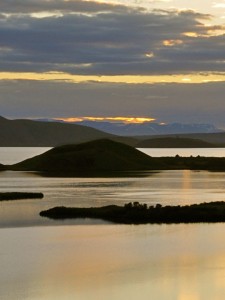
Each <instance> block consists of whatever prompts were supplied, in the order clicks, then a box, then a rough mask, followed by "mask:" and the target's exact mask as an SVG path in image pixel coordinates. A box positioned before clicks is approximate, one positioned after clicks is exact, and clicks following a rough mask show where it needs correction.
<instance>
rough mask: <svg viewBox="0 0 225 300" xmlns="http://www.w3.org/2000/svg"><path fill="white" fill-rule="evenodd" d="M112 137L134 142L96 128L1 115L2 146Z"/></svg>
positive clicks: (53, 143) (48, 143)
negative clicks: (14, 118) (12, 118)
mask: <svg viewBox="0 0 225 300" xmlns="http://www.w3.org/2000/svg"><path fill="white" fill-rule="evenodd" d="M101 138H110V139H112V140H116V141H121V142H124V143H127V144H134V143H135V140H133V139H132V138H123V137H117V136H114V135H112V134H109V133H105V132H102V131H99V130H97V129H94V128H90V127H86V126H81V125H76V124H68V123H59V122H37V121H32V120H8V119H6V118H3V117H0V147H54V146H59V145H65V144H78V143H83V142H87V141H91V140H96V139H101Z"/></svg>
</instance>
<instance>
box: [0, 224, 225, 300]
mask: <svg viewBox="0 0 225 300" xmlns="http://www.w3.org/2000/svg"><path fill="white" fill-rule="evenodd" d="M224 230H225V225H224V224H212V225H207V224H189V225H187V224H186V225H182V224H180V225H169V226H168V225H140V226H126V225H108V226H103V225H101V226H95V225H92V226H88V225H87V226H69V227H68V226H62V227H46V228H43V227H36V228H21V229H1V230H0V238H1V242H2V246H1V249H0V257H2V258H4V259H3V260H2V261H1V269H0V284H1V286H4V289H1V290H0V298H1V299H10V300H14V299H17V300H18V299H56V300H57V299H60V300H61V299H79V300H87V299H93V300H97V299H109V300H115V299H116V300H122V299H127V298H129V299H131V300H134V299H135V300H136V299H142V300H147V299H159V300H174V299H178V300H183V299H201V300H203V299H204V300H211V299H216V300H222V299H224V298H223V297H224V295H225V285H224V277H225V254H224V253H225V242H224V238H223V236H224ZM21 241H23V243H21ZM12 284H13V289H12V288H11V287H12ZM140 297H141V298H140Z"/></svg>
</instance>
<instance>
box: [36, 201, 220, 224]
mask: <svg viewBox="0 0 225 300" xmlns="http://www.w3.org/2000/svg"><path fill="white" fill-rule="evenodd" d="M40 216H42V217H48V218H51V219H74V218H94V219H102V220H105V221H110V222H113V223H120V224H147V223H151V224H154V223H158V224H163V223H165V224H170V223H202V222H206V223H210V222H225V202H210V203H201V204H192V205H185V206H180V205H177V206H170V205H167V206H162V205H161V204H156V205H155V206H149V207H148V206H147V204H140V203H139V202H133V203H128V204H125V205H124V206H117V205H108V206H103V207H90V208H78V207H63V206H62V207H54V208H51V209H49V210H46V211H42V212H40Z"/></svg>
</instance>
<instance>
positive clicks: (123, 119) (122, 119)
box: [56, 117, 155, 123]
mask: <svg viewBox="0 0 225 300" xmlns="http://www.w3.org/2000/svg"><path fill="white" fill-rule="evenodd" d="M56 120H58V119H56ZM60 120H63V121H65V122H81V121H110V122H123V123H144V122H152V121H155V119H154V118H146V117H74V118H60Z"/></svg>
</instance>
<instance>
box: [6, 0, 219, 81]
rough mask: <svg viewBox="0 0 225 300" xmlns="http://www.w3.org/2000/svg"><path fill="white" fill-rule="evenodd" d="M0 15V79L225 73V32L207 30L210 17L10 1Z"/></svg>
mask: <svg viewBox="0 0 225 300" xmlns="http://www.w3.org/2000/svg"><path fill="white" fill-rule="evenodd" d="M21 2H22V3H21ZM0 11H1V15H0V36H1V41H0V65H1V71H10V72H24V71H25V72H49V71H61V72H69V73H72V74H83V75H86V74H93V75H94V74H95V75H104V74H105V75H118V74H120V75H121V74H132V75H135V74H139V75H141V74H144V75H148V74H170V73H171V72H172V73H187V72H196V71H197V72H201V71H204V72H211V71H221V70H224V61H225V55H224V46H225V45H224V43H225V42H224V41H225V40H224V35H222V34H221V33H222V32H224V28H223V26H221V25H220V26H206V25H204V22H205V21H207V20H209V19H210V16H209V15H206V14H200V13H197V12H194V11H191V10H185V11H178V10H154V11H148V10H144V9H141V8H131V7H128V6H125V5H112V4H107V3H100V2H94V1H62V0H52V1H47V0H41V1H30V0H29V1H28V0H24V1H20V2H19V3H18V1H16V0H9V1H3V3H0ZM42 12H45V14H44V15H42V16H41V15H39V17H37V15H35V14H34V13H42ZM46 12H48V13H47V14H46ZM217 32H220V34H219V35H217V36H216V35H215V34H216V33H217ZM166 41H171V42H170V43H169V45H168V42H166ZM176 41H179V42H176Z"/></svg>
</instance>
